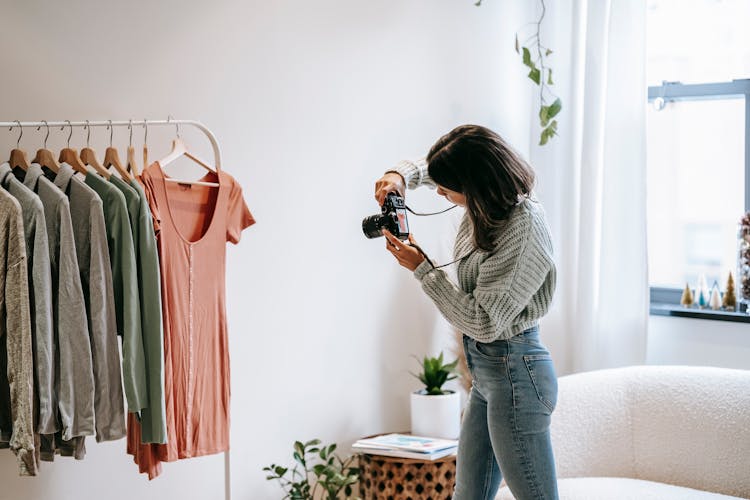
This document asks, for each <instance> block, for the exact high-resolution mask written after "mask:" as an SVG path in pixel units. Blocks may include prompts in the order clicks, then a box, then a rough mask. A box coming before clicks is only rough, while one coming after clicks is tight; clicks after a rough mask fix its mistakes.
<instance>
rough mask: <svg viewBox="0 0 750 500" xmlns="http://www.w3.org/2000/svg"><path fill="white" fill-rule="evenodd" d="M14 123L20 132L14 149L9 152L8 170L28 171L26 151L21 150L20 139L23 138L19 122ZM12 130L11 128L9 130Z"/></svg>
mask: <svg viewBox="0 0 750 500" xmlns="http://www.w3.org/2000/svg"><path fill="white" fill-rule="evenodd" d="M16 123H18V129H19V131H20V132H21V133H20V134H19V135H18V140H17V141H16V148H15V149H12V150H11V152H10V160H8V163H10V168H21V169H23V170H28V169H29V157H28V155H27V154H26V151H24V150H23V149H21V137H23V127H22V126H21V122H19V121H18V120H16ZM10 129H11V130H13V127H11V128H10Z"/></svg>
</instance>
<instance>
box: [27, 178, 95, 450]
mask: <svg viewBox="0 0 750 500" xmlns="http://www.w3.org/2000/svg"><path fill="white" fill-rule="evenodd" d="M23 183H24V185H25V186H26V187H28V188H29V189H31V190H32V191H34V192H35V193H36V194H37V195H38V196H39V199H40V200H41V201H42V206H43V207H44V219H45V222H46V224H47V243H48V244H49V257H50V273H51V277H52V331H53V334H54V338H55V342H56V346H57V356H56V358H55V391H56V393H57V409H58V412H59V418H60V422H59V424H60V425H59V427H60V428H61V430H62V436H63V438H64V439H71V438H72V437H73V436H91V435H93V434H94V376H93V369H92V362H91V346H90V344H89V333H88V332H89V331H88V323H87V320H86V307H85V303H84V299H83V291H82V288H81V278H80V273H79V270H78V258H77V255H76V248H75V241H74V237H73V224H72V222H71V218H70V204H69V202H68V199H67V197H66V196H65V194H63V193H62V192H61V191H60V190H59V189H58V188H57V187H55V185H54V184H53V183H52V182H51V181H50V180H49V179H47V178H46V177H44V173H43V171H42V167H40V166H39V165H37V164H36V163H33V164H32V165H31V166H30V168H29V170H28V172H26V174H25V177H24V180H23Z"/></svg>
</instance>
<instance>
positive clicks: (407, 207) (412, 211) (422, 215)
mask: <svg viewBox="0 0 750 500" xmlns="http://www.w3.org/2000/svg"><path fill="white" fill-rule="evenodd" d="M404 206H405V207H406V209H407V210H408V211H409V212H411V214H412V215H416V216H418V217H426V216H428V215H438V214H444V213H445V212H447V211H448V210H453V209H454V208H456V207H457V206H458V205H453V206H452V207H448V208H446V209H445V210H441V211H439V212H432V213H429V214H421V213H418V212H415V211H414V210H412V209H411V208H409V205H404Z"/></svg>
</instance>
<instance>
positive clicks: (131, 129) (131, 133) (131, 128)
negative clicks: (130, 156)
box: [128, 118, 133, 148]
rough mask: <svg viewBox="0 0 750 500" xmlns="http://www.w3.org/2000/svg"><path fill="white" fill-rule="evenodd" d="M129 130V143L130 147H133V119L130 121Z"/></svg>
mask: <svg viewBox="0 0 750 500" xmlns="http://www.w3.org/2000/svg"><path fill="white" fill-rule="evenodd" d="M128 130H129V131H130V142H129V143H128V147H131V148H132V147H133V119H132V118H131V119H130V120H128Z"/></svg>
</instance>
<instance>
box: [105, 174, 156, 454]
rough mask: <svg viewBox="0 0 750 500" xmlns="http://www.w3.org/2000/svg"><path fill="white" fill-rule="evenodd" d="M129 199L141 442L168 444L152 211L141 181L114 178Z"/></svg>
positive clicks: (115, 183) (116, 184)
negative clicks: (140, 352)
mask: <svg viewBox="0 0 750 500" xmlns="http://www.w3.org/2000/svg"><path fill="white" fill-rule="evenodd" d="M110 181H111V182H112V184H114V185H115V186H117V187H118V188H119V189H120V190H121V191H122V193H123V194H124V195H125V200H126V202H127V205H128V213H129V214H130V225H131V228H132V230H133V243H134V244H135V254H136V264H137V268H138V290H139V292H140V299H141V300H140V304H141V332H142V335H143V348H144V354H145V358H146V382H147V385H148V406H147V407H146V408H144V409H143V411H142V412H141V442H142V443H144V444H145V443H161V444H163V443H166V442H167V423H166V408H165V403H164V333H163V329H162V318H161V279H160V272H159V257H158V253H157V249H156V236H155V234H154V225H153V219H152V217H151V210H149V208H148V200H147V199H146V194H145V193H144V192H143V188H141V185H140V184H139V183H138V181H136V180H133V181H131V182H130V185H128V184H127V183H125V182H124V181H122V180H121V179H118V178H116V177H114V176H112V178H111V179H110Z"/></svg>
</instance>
